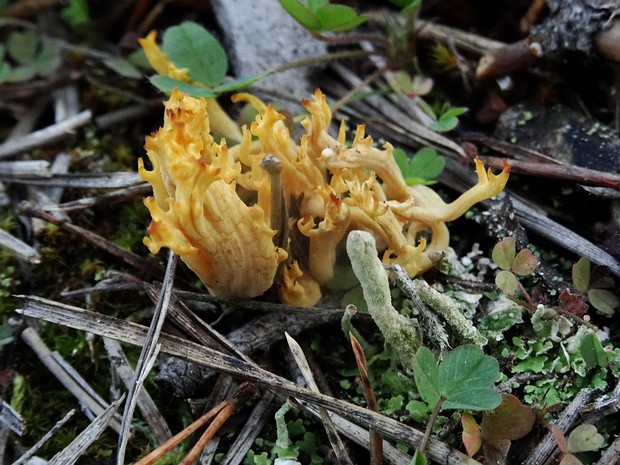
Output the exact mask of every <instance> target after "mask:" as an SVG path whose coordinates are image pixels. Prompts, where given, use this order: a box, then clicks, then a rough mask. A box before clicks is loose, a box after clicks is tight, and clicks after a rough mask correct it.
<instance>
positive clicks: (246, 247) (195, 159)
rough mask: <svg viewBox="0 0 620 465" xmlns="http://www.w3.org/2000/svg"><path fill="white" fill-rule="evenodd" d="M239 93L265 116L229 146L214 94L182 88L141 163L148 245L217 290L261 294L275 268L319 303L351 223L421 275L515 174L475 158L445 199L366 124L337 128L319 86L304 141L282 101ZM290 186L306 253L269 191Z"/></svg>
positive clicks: (298, 293)
mask: <svg viewBox="0 0 620 465" xmlns="http://www.w3.org/2000/svg"><path fill="white" fill-rule="evenodd" d="M236 100H245V101H248V102H250V103H252V104H253V105H254V106H256V107H257V109H258V110H259V115H258V116H257V117H256V119H255V121H254V122H252V124H251V125H250V127H249V128H247V127H243V128H241V131H240V133H241V134H242V137H241V142H240V143H239V144H238V145H235V146H233V147H230V148H229V147H228V146H227V142H226V140H225V139H222V140H221V141H220V142H219V143H217V142H216V141H215V140H214V139H213V136H212V135H211V129H210V106H209V102H208V101H207V100H205V99H196V98H193V97H190V96H188V95H185V94H183V93H181V92H179V91H174V92H173V93H172V95H171V97H170V100H168V102H167V103H166V105H165V107H166V110H165V116H164V125H163V127H162V128H161V129H159V130H158V131H157V132H156V133H154V134H153V135H151V136H149V137H147V139H146V145H145V148H146V150H147V155H148V157H149V159H150V161H151V165H152V169H151V170H147V169H146V168H145V166H144V162H143V161H142V160H140V162H139V172H140V175H141V176H142V178H143V179H145V180H146V181H148V182H149V183H151V185H152V186H153V196H152V197H149V198H147V199H146V200H145V204H146V206H147V208H148V209H149V211H150V212H151V216H152V222H151V225H150V227H149V237H147V238H145V244H146V245H147V246H148V248H149V249H150V250H151V252H153V253H157V252H158V251H159V249H160V248H161V247H168V248H170V249H172V250H173V251H174V252H175V253H177V254H178V255H180V257H181V258H182V259H183V260H184V261H185V263H187V265H188V266H189V267H190V268H191V269H192V270H193V271H194V272H195V273H196V274H197V275H198V276H199V278H200V279H201V280H202V282H203V283H204V284H205V286H206V287H207V288H208V289H209V290H210V291H211V292H213V293H214V294H216V295H221V296H226V297H238V298H251V297H256V296H258V295H261V294H263V293H264V292H265V291H267V290H268V289H269V288H270V287H271V286H272V285H273V284H274V279H276V280H277V281H278V282H276V283H275V285H276V286H277V287H278V288H279V289H278V295H279V296H280V299H281V300H282V301H283V302H285V303H291V304H295V305H300V306H310V305H314V304H315V303H316V302H317V301H318V299H319V298H320V296H321V293H320V286H321V285H322V284H324V283H325V282H327V281H328V280H329V279H330V278H331V277H332V275H333V269H334V264H335V261H336V257H337V254H338V252H339V250H340V248H341V247H342V245H343V244H344V240H345V239H346V236H347V233H348V232H349V231H352V230H364V231H368V232H370V233H372V234H373V235H374V236H375V238H376V239H377V244H378V249H379V250H378V252H380V253H381V254H382V257H383V261H384V262H385V263H393V264H399V265H401V266H402V267H403V268H404V269H405V270H406V271H407V272H408V273H409V274H410V275H411V276H414V275H417V274H420V273H422V272H424V271H426V270H428V269H429V268H430V267H431V266H432V261H431V253H432V252H434V251H438V250H445V249H446V248H447V247H448V245H449V233H448V229H447V227H446V224H445V223H446V222H448V221H452V220H454V219H455V218H457V217H459V216H460V215H462V214H463V213H464V212H465V211H466V210H467V209H468V208H469V207H471V206H472V205H473V204H475V203H476V202H479V201H481V200H484V199H487V198H490V197H492V196H494V195H497V194H498V193H499V192H501V191H502V189H503V188H504V185H505V184H506V181H507V180H508V174H509V169H508V167H506V168H505V169H504V170H503V171H502V172H501V173H500V174H498V175H495V174H493V173H492V172H491V171H490V170H488V171H485V169H484V167H483V165H482V162H481V161H479V160H476V174H477V175H478V183H477V184H476V185H475V186H473V187H472V188H471V189H470V190H468V191H466V192H465V193H464V194H462V195H461V196H460V197H459V198H457V199H456V200H455V201H453V202H452V203H445V202H444V201H443V200H442V199H441V198H440V197H439V195H437V194H436V193H435V192H434V191H433V190H432V189H430V188H429V187H427V186H421V185H418V186H407V184H406V182H405V180H404V179H403V176H402V174H401V173H400V170H399V168H398V165H397V164H396V162H395V160H394V157H393V156H392V150H393V149H392V146H391V145H390V144H388V143H386V144H385V145H384V146H383V147H382V148H377V147H376V146H375V145H374V143H373V140H372V138H371V137H368V136H366V135H365V134H364V126H363V125H360V126H358V128H357V130H356V132H355V135H354V137H353V143H352V145H351V146H347V145H346V144H345V139H346V134H345V131H344V129H341V130H340V132H339V134H338V136H337V137H332V136H331V135H330V134H329V133H328V129H329V126H330V124H331V112H330V109H329V107H328V105H327V103H326V99H325V96H324V95H323V94H322V93H321V92H320V91H319V90H317V91H316V92H315V94H314V96H313V98H312V100H303V104H304V106H305V108H306V109H307V110H308V111H309V113H310V115H309V117H307V118H306V119H305V120H304V121H303V123H302V125H303V127H304V129H305V133H304V134H303V135H302V136H301V139H300V141H299V142H298V143H297V142H295V141H294V140H293V139H292V138H291V136H290V134H289V130H288V129H287V127H286V125H285V124H284V119H285V117H284V116H283V115H282V114H280V113H278V112H277V111H276V110H275V109H274V108H273V107H272V106H270V105H264V104H262V103H260V102H258V101H257V100H256V99H255V98H250V97H249V96H247V95H241V96H239V97H237V99H236ZM266 156H270V157H274V158H275V159H276V160H277V161H278V162H279V166H280V173H279V176H280V179H281V187H282V192H279V193H277V194H274V193H272V191H271V190H272V184H271V183H270V181H269V173H267V172H266V170H265V169H263V167H262V166H261V161H262V160H263V159H264V158H265V157H266ZM282 194H283V197H284V199H285V201H286V203H287V208H286V209H285V211H287V212H290V216H289V217H288V226H289V229H291V230H292V231H294V232H296V233H297V235H301V237H305V238H306V241H305V242H304V246H305V247H306V250H305V251H303V253H301V254H298V255H299V256H297V255H296V253H295V252H296V251H295V249H296V248H295V247H292V246H291V240H290V239H289V238H286V241H285V243H284V244H282V246H281V247H280V246H278V245H275V244H274V240H273V238H274V236H275V235H276V232H277V231H276V230H275V229H273V227H272V226H273V225H271V224H270V216H271V213H272V212H271V211H270V209H271V196H272V195H282ZM297 248H298V247H297ZM281 264H282V266H283V270H282V272H281V273H278V269H279V268H280V265H281Z"/></svg>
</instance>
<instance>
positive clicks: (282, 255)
mask: <svg viewBox="0 0 620 465" xmlns="http://www.w3.org/2000/svg"><path fill="white" fill-rule="evenodd" d="M145 148H146V150H147V155H148V157H149V159H150V160H151V163H152V165H153V170H152V171H148V170H147V169H146V168H145V167H144V162H143V161H142V159H140V161H139V172H140V176H142V178H143V179H144V180H146V181H148V182H150V183H151V184H152V185H153V192H154V197H149V198H147V199H146V200H145V204H146V206H147V208H148V209H149V211H150V212H151V217H152V219H153V221H152V222H151V225H150V226H149V236H150V237H147V238H145V241H144V243H145V244H146V245H147V247H148V248H149V249H150V251H151V252H152V253H157V252H158V251H159V249H160V248H161V247H168V248H170V249H171V250H172V251H174V252H175V253H177V254H178V255H180V257H181V258H182V259H183V261H184V262H185V263H186V264H187V265H188V266H189V267H190V268H191V269H192V270H193V271H194V272H195V273H196V274H197V275H198V276H199V277H200V279H201V280H202V282H203V283H204V284H205V286H207V288H208V289H209V290H210V291H211V292H213V293H214V294H216V295H222V296H234V297H255V296H257V295H260V294H262V293H263V292H265V291H266V290H267V289H269V288H270V287H271V285H272V283H273V280H274V277H275V275H276V271H277V268H278V264H279V263H280V262H281V261H282V260H284V259H286V256H287V254H286V252H285V251H284V250H283V249H280V248H278V247H276V246H274V244H273V242H272V238H273V236H274V235H275V233H276V231H274V230H273V229H271V228H270V227H269V225H268V224H267V222H266V217H265V212H264V211H263V209H262V208H261V207H260V206H258V205H254V206H248V205H246V204H245V203H244V202H243V201H242V200H241V199H240V198H239V196H238V195H237V193H236V191H235V189H236V183H235V178H236V177H237V176H238V175H239V174H240V173H241V165H240V163H239V162H236V161H234V160H231V159H230V157H229V156H228V148H227V147H226V143H225V141H224V142H223V143H221V144H217V143H215V142H214V141H213V138H212V137H211V134H210V131H209V119H208V117H207V104H206V101H205V100H197V99H193V98H191V97H187V96H185V95H182V94H181V93H180V92H177V91H175V92H173V94H172V96H171V98H170V100H169V102H168V103H167V104H166V113H165V118H164V126H163V127H162V128H161V129H160V130H159V131H158V132H157V133H156V134H154V135H152V136H150V137H147V139H146V145H145Z"/></svg>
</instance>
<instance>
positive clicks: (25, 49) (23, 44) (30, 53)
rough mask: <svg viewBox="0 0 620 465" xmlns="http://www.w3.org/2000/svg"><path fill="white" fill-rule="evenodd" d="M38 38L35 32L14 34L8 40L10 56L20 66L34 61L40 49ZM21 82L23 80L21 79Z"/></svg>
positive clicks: (28, 31)
mask: <svg viewBox="0 0 620 465" xmlns="http://www.w3.org/2000/svg"><path fill="white" fill-rule="evenodd" d="M38 45H39V44H38V40H37V36H36V34H35V33H34V31H31V30H27V31H23V32H19V31H16V32H12V33H11V34H10V35H9V38H8V40H7V51H8V52H9V56H10V57H11V58H12V59H13V60H15V62H16V63H19V64H20V65H23V64H26V63H29V62H31V61H32V60H34V57H35V55H36V53H37V47H38ZM20 80H21V79H20Z"/></svg>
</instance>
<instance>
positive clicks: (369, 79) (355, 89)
mask: <svg viewBox="0 0 620 465" xmlns="http://www.w3.org/2000/svg"><path fill="white" fill-rule="evenodd" d="M385 70H386V68H379V69H377V70H376V71H375V72H374V73H372V74H370V75H369V76H368V77H366V79H364V80H363V81H362V82H360V83H359V84H357V85H356V86H355V87H353V88H352V89H351V90H349V92H347V93H346V94H344V95H343V96H342V97H340V99H339V100H338V101H337V102H336V103H334V105H332V108H331V110H332V113H336V112H337V111H338V110H339V109H340V108H342V107H343V106H344V105H345V104H346V103H348V102H349V100H351V99H352V98H353V96H354V95H355V94H357V93H358V92H359V91H361V90H362V89H363V88H364V87H366V86H367V85H368V84H370V83H371V82H373V81H376V80H377V79H378V78H379V77H381V75H383V73H384V72H385Z"/></svg>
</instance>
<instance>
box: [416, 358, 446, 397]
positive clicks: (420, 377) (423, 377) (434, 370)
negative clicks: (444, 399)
mask: <svg viewBox="0 0 620 465" xmlns="http://www.w3.org/2000/svg"><path fill="white" fill-rule="evenodd" d="M413 377H414V379H415V385H416V388H417V389H418V393H419V394H420V397H422V400H424V402H426V403H427V404H428V405H429V406H430V407H431V408H434V407H435V406H436V405H437V402H439V398H440V397H441V386H440V380H439V368H438V367H437V362H436V361H435V356H434V355H433V353H432V352H431V351H430V349H429V348H427V347H420V348H419V349H418V351H417V352H416V354H415V358H414V359H413Z"/></svg>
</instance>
